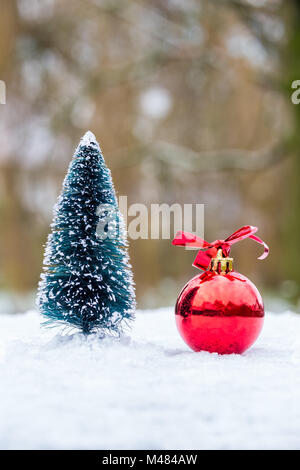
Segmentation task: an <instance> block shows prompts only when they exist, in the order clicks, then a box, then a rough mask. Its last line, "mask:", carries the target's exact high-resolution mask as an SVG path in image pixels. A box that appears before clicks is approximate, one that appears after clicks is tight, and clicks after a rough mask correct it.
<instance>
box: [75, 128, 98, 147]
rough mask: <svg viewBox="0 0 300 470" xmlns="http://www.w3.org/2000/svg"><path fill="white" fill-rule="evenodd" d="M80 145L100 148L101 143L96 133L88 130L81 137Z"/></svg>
mask: <svg viewBox="0 0 300 470" xmlns="http://www.w3.org/2000/svg"><path fill="white" fill-rule="evenodd" d="M79 146H83V147H96V148H98V149H100V147H99V144H98V142H97V139H96V137H95V134H93V133H92V132H91V131H87V132H86V133H85V134H84V136H83V137H82V138H81V140H80V143H79Z"/></svg>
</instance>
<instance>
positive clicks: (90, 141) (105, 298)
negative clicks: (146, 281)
mask: <svg viewBox="0 0 300 470" xmlns="http://www.w3.org/2000/svg"><path fill="white" fill-rule="evenodd" d="M51 228H52V231H51V233H50V235H49V236H48V241H47V245H46V251H45V258H44V272H43V273H42V275H41V281H40V283H39V289H38V296H37V304H38V307H39V310H40V312H41V314H42V315H43V316H45V318H46V321H45V323H46V324H51V323H52V322H64V323H65V324H67V325H70V326H74V327H77V328H79V329H81V330H82V331H83V332H84V333H91V332H96V331H97V332H100V334H103V335H104V334H107V333H113V334H117V335H119V334H120V333H121V332H122V331H123V326H124V324H128V322H129V321H130V320H132V319H133V315H134V309H135V294H134V288H133V280H132V273H131V266H130V265H129V258H128V254H127V240H126V234H125V230H124V227H123V219H122V215H121V213H120V211H119V208H118V204H117V200H116V194H115V191H114V187H113V183H112V179H111V174H110V170H109V169H108V168H107V167H106V165H105V161H104V158H103V156H102V153H101V150H100V147H99V144H98V143H97V141H96V138H95V136H94V135H93V134H92V133H91V132H87V133H86V134H85V135H84V137H83V138H82V139H81V141H80V144H79V146H78V148H77V150H76V152H75V154H74V157H73V159H72V161H71V163H70V166H69V170H68V173H67V175H66V178H65V180H64V183H63V190H62V193H61V195H60V196H59V198H58V201H57V203H56V205H55V207H54V220H53V223H52V225H51Z"/></svg>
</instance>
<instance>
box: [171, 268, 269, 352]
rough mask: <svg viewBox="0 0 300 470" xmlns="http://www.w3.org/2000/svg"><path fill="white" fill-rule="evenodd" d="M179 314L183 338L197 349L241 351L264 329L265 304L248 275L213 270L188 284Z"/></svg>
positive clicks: (178, 319) (180, 299)
mask: <svg viewBox="0 0 300 470" xmlns="http://www.w3.org/2000/svg"><path fill="white" fill-rule="evenodd" d="M175 314H176V324H177V328H178V330H179V332H180V334H181V336H182V338H183V339H184V341H185V342H186V343H187V344H188V345H189V346H190V347H191V348H192V349H193V350H194V351H209V352H217V353H219V354H232V353H239V354H241V353H243V352H244V351H246V349H248V348H249V347H250V346H251V345H252V344H253V343H254V341H255V340H256V339H257V337H258V335H259V333H260V331H261V328H262V326H263V321H264V305H263V301H262V298H261V295H260V293H259V292H258V290H257V288H256V287H255V285H254V284H253V283H252V282H251V281H250V280H249V279H247V278H246V277H245V276H243V275H241V274H239V273H237V272H235V271H230V272H227V273H224V272H221V273H218V272H216V271H212V270H209V271H205V272H204V273H202V274H200V275H198V276H196V277H194V278H193V279H191V280H190V281H189V282H188V283H187V284H186V286H185V287H184V288H183V290H182V291H181V293H180V295H179V297H178V300H177V303H176V308H175Z"/></svg>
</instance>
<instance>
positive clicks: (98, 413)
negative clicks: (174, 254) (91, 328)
mask: <svg viewBox="0 0 300 470" xmlns="http://www.w3.org/2000/svg"><path fill="white" fill-rule="evenodd" d="M299 338H300V316H298V315H296V314H293V313H288V312H287V313H284V314H278V315H274V314H267V315H266V320H265V325H264V328H263V331H262V334H261V336H260V338H259V339H258V341H257V342H256V343H255V345H254V346H253V347H252V348H251V349H250V350H249V351H247V352H246V353H245V354H243V355H241V356H237V355H231V356H219V355H217V354H210V353H207V352H201V353H194V352H192V351H191V350H189V348H188V347H187V346H186V345H185V344H184V343H183V341H182V340H181V338H180V336H179V335H178V333H177V331H176V327H175V323H174V314H173V310H172V309H161V310H156V311H144V312H143V311H139V312H138V313H137V319H136V322H135V324H134V327H133V330H132V333H131V335H130V337H129V336H128V337H125V338H123V339H122V340H116V339H105V340H102V341H101V340H99V339H98V338H97V337H96V336H90V337H88V338H85V337H83V336H82V335H80V334H78V333H76V334H71V335H64V336H61V335H59V334H58V333H57V331H56V330H54V329H50V330H44V329H43V330H41V329H40V318H39V316H38V314H37V313H36V312H34V311H31V312H28V313H27V314H24V315H21V314H20V315H2V316H0V377H1V387H0V416H1V420H0V448H1V449H90V448H95V449H300V400H299V396H300V394H299V392H300V340H299Z"/></svg>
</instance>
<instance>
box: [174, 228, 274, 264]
mask: <svg viewBox="0 0 300 470" xmlns="http://www.w3.org/2000/svg"><path fill="white" fill-rule="evenodd" d="M257 230H258V229H257V227H252V226H251V225H246V226H245V227H241V228H239V229H238V230H237V231H236V232H234V233H233V234H232V235H230V236H229V237H227V238H226V240H215V241H214V242H212V243H208V242H207V241H205V240H203V239H202V238H200V237H197V235H194V234H192V233H188V232H181V231H180V232H177V233H176V236H175V238H174V240H173V242H172V244H173V245H179V246H191V247H195V248H196V247H197V248H200V251H199V252H198V254H197V256H196V258H195V260H194V263H193V266H195V267H196V268H199V269H202V270H203V271H205V270H206V269H207V268H208V267H209V264H210V260H211V258H214V257H215V256H216V254H217V251H218V250H219V249H220V248H221V249H222V251H223V254H224V256H228V255H229V253H230V249H231V245H233V244H234V243H236V242H239V241H240V240H244V238H251V239H252V240H254V241H256V242H257V243H260V244H261V245H263V246H264V252H263V254H262V255H261V256H260V257H259V258H258V259H264V258H266V257H267V256H268V254H269V247H268V245H267V244H266V243H265V242H263V241H262V240H261V239H260V238H258V237H257V236H255V235H254V233H255V232H257ZM201 250H203V251H201Z"/></svg>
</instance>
